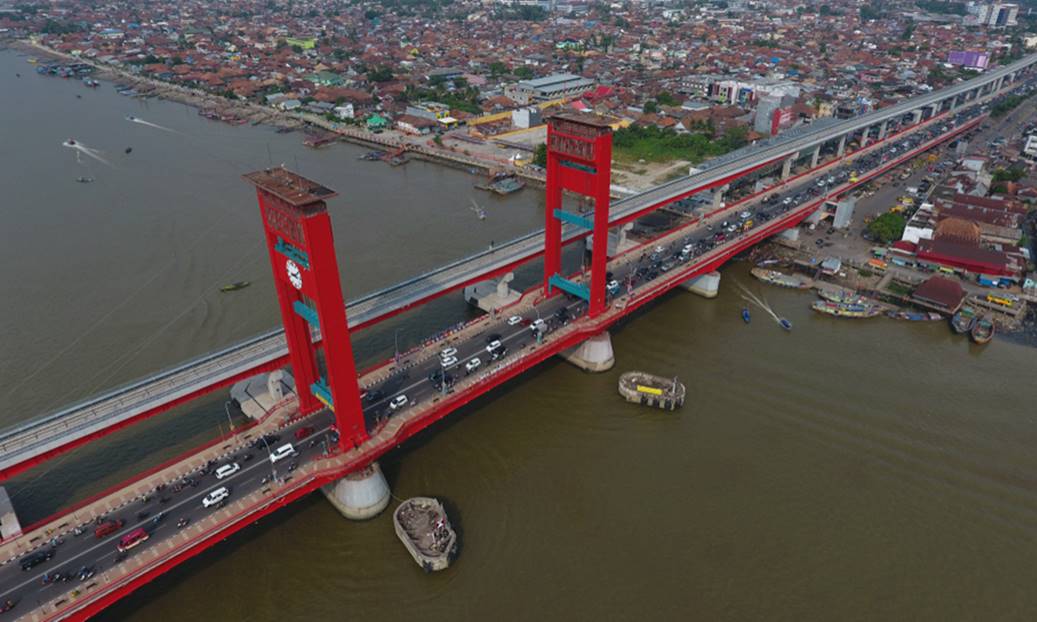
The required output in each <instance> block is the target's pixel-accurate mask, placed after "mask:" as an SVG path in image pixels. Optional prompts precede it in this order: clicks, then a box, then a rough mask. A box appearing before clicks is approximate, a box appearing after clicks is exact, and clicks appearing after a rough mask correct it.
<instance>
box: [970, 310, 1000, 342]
mask: <svg viewBox="0 0 1037 622" xmlns="http://www.w3.org/2000/svg"><path fill="white" fill-rule="evenodd" d="M994 332H995V328H994V322H993V321H991V319H990V318H989V317H987V316H985V315H984V316H982V317H980V318H977V319H976V320H975V321H974V322H973V323H972V328H971V329H970V330H969V336H970V337H972V340H973V341H975V342H976V343H978V344H980V345H983V344H985V343H990V340H991V339H993V338H994Z"/></svg>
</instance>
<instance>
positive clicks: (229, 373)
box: [0, 54, 1037, 479]
mask: <svg viewBox="0 0 1037 622" xmlns="http://www.w3.org/2000/svg"><path fill="white" fill-rule="evenodd" d="M1034 62H1037V54H1035V55H1031V56H1028V57H1026V58H1024V59H1022V60H1020V61H1017V62H1016V63H1013V64H1012V65H1008V66H1005V67H1001V68H999V69H996V70H992V71H990V72H987V73H986V74H984V75H982V76H980V77H977V78H973V79H972V80H969V81H967V82H964V83H961V84H958V85H955V86H951V87H947V88H946V89H942V90H940V91H937V92H934V93H930V94H928V95H924V96H920V97H916V98H912V99H910V100H907V101H905V102H901V103H900V104H896V105H894V106H890V107H888V108H883V109H880V110H877V111H874V112H870V113H867V114H865V115H861V116H860V117H856V118H854V119H850V120H847V121H843V122H840V123H834V124H827V125H824V126H819V127H817V128H815V129H810V128H809V127H808V128H807V130H806V131H801V132H798V133H796V134H795V135H794V136H792V137H791V138H789V139H787V140H785V139H780V138H779V139H778V140H774V141H773V143H772V144H769V145H767V146H765V147H759V148H749V149H745V150H743V153H741V154H740V155H739V154H729V157H726V158H722V159H720V160H719V164H717V165H714V166H707V167H706V168H705V170H703V171H702V172H701V173H698V174H696V175H692V176H689V177H684V178H682V179H678V180H675V181H672V182H669V183H667V184H663V185H661V186H658V187H656V188H653V189H652V190H649V191H647V192H644V193H641V194H638V195H634V196H631V197H627V198H625V199H622V200H619V201H615V202H614V203H612V205H611V208H610V211H611V216H610V221H611V222H612V223H613V224H621V223H625V222H629V221H631V220H633V219H634V218H636V217H638V216H640V215H643V214H644V213H647V212H648V211H651V210H652V209H655V208H657V207H658V206H660V205H663V204H667V203H670V202H673V201H676V200H679V199H681V198H683V197H687V196H690V195H691V194H694V193H695V192H697V191H699V190H702V189H704V188H709V187H714V186H718V185H721V184H723V183H726V181H727V180H730V179H731V178H733V177H736V176H738V175H740V174H743V173H745V172H746V171H750V170H754V169H756V168H759V167H761V166H764V165H766V164H768V163H771V162H776V161H779V160H781V159H782V158H785V157H788V156H789V155H790V154H795V153H799V152H800V151H802V150H804V149H807V148H810V147H812V146H815V145H818V144H821V143H822V142H825V141H827V140H830V139H832V138H834V137H838V136H840V135H844V134H846V133H848V132H852V131H855V130H857V129H860V128H864V127H870V126H872V125H874V124H876V123H880V122H882V121H883V120H886V119H895V118H898V117H900V116H902V115H904V114H906V113H907V112H910V111H911V110H915V109H918V108H919V107H922V106H926V105H930V104H935V103H937V102H939V101H942V100H943V99H946V98H947V97H950V96H957V95H959V94H962V93H967V92H969V91H971V90H973V89H975V88H978V87H981V86H983V85H985V84H990V83H992V82H994V81H995V80H997V79H999V78H1001V77H1003V76H1006V75H1008V74H1010V73H1014V72H1017V71H1020V70H1021V69H1024V68H1026V67H1029V66H1030V65H1031V64H1033V63H1034ZM981 101H983V98H979V99H975V100H972V101H970V102H967V103H966V104H965V106H971V105H973V104H976V103H978V102H981ZM926 123H932V119H930V120H929V121H926V122H923V123H922V124H921V125H925V124H926ZM887 140H889V137H887ZM562 233H563V242H564V243H570V242H573V241H575V240H577V239H580V238H582V237H584V236H586V235H587V232H586V231H585V230H582V229H579V228H577V227H574V226H572V225H565V226H563V231H562ZM542 252H543V230H540V231H536V232H533V233H530V234H527V235H525V236H522V237H520V238H517V239H515V240H512V241H510V242H508V243H506V244H504V245H501V246H499V247H496V248H494V249H492V250H487V251H483V252H481V253H477V254H475V255H472V256H470V257H467V258H464V259H461V260H458V261H456V262H453V263H450V264H447V265H445V266H442V267H440V268H436V269H435V270H432V271H430V272H427V273H425V274H422V275H418V276H416V277H414V278H411V279H407V280H405V281H403V282H401V283H397V284H395V285H392V286H390V287H387V288H385V289H382V290H379V291H376V292H372V293H370V294H367V295H365V296H362V297H361V298H359V299H357V300H354V301H352V302H350V303H349V304H348V305H347V309H348V317H349V322H350V326H351V328H352V329H353V330H357V329H359V328H362V327H364V326H369V325H371V324H374V323H376V322H378V321H380V320H382V319H385V318H387V317H390V316H392V315H394V314H396V313H400V312H402V311H405V310H407V309H410V308H412V307H414V306H416V305H419V304H421V303H422V302H425V301H427V300H430V299H432V298H435V297H437V296H439V295H442V294H443V293H445V292H448V291H452V290H454V289H457V288H459V287H463V286H464V285H467V284H470V283H472V282H476V281H479V280H482V279H486V278H490V277H492V276H494V275H498V274H501V273H503V272H506V271H508V270H511V269H513V268H514V267H515V266H517V265H519V264H521V263H523V262H525V261H529V260H530V259H532V258H535V257H536V256H538V255H539V254H540V253H542ZM286 364H287V346H286V345H285V342H284V336H283V332H282V330H281V329H277V330H273V331H270V332H267V333H264V334H261V335H258V336H256V337H254V338H252V339H249V340H247V341H244V342H242V343H239V344H235V345H233V346H230V347H228V348H224V349H222V350H219V351H217V352H212V353H209V354H207V355H204V356H202V357H198V358H196V359H193V360H191V361H188V362H186V363H184V364H182V365H179V366H177V367H175V368H173V369H169V370H164V371H162V372H159V373H156V374H154V375H152V376H149V377H147V378H144V379H141V380H138V381H135V382H132V383H130V384H127V385H124V386H122V387H119V388H116V389H113V390H111V391H107V392H105V393H103V394H101V395H99V396H96V397H93V398H90V399H88V400H86V401H84V402H79V403H76V404H73V405H71V406H68V407H66V408H63V409H61V410H59V411H57V412H54V413H51V414H48V415H45V416H43V417H39V418H37V419H33V420H31V421H28V422H26V423H24V424H21V425H18V426H13V427H11V428H8V429H5V430H3V431H0V479H7V478H10V477H12V476H13V475H16V474H17V473H20V472H22V471H24V470H26V469H28V468H30V467H32V466H34V465H36V464H39V463H40V462H43V461H45V460H47V459H49V458H51V457H53V456H55V455H57V454H59V453H62V452H64V451H68V450H70V449H72V448H74V447H77V446H79V445H82V444H85V443H87V442H89V441H91V440H93V439H95V438H98V437H101V436H104V435H106V434H110V433H111V432H114V431H116V430H118V429H121V428H123V427H126V426H128V425H131V424H132V423H134V422H136V421H138V420H140V419H142V418H145V417H148V416H151V415H154V414H156V413H158V412H162V411H165V410H168V409H170V408H173V407H175V406H177V405H179V404H181V403H184V402H186V401H189V400H191V399H194V398H196V397H199V396H200V395H204V394H206V393H208V392H210V391H212V390H215V389H216V388H219V387H223V386H228V385H230V384H233V383H234V382H237V381H238V380H241V379H244V378H247V377H249V376H251V375H254V374H257V373H261V372H263V371H268V370H271V369H276V368H279V367H283V366H284V365H286Z"/></svg>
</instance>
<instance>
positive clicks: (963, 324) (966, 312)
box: [951, 307, 976, 335]
mask: <svg viewBox="0 0 1037 622" xmlns="http://www.w3.org/2000/svg"><path fill="white" fill-rule="evenodd" d="M975 321H976V312H975V311H973V310H972V308H971V307H963V308H962V309H961V310H960V311H958V312H957V313H955V314H954V315H953V316H952V317H951V328H952V329H953V330H954V332H956V333H958V334H959V335H965V334H967V333H968V332H969V331H971V330H972V324H973V322H975Z"/></svg>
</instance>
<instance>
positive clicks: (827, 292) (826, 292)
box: [817, 289, 871, 305]
mask: <svg viewBox="0 0 1037 622" xmlns="http://www.w3.org/2000/svg"><path fill="white" fill-rule="evenodd" d="M817 295H818V296H820V297H822V298H824V299H825V300H827V301H829V302H835V303H838V304H847V305H862V304H869V303H871V300H869V299H867V298H865V297H864V296H861V295H860V294H858V293H857V292H855V291H851V290H848V289H819V290H817Z"/></svg>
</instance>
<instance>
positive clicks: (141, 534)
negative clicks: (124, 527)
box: [118, 527, 151, 553]
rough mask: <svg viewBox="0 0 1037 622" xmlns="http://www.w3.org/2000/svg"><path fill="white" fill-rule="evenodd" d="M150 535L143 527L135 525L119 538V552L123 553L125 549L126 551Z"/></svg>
mask: <svg viewBox="0 0 1037 622" xmlns="http://www.w3.org/2000/svg"><path fill="white" fill-rule="evenodd" d="M150 537H151V536H150V534H148V532H147V531H145V530H144V528H143V527H137V528H136V529H134V530H133V531H131V532H130V533H128V534H126V535H125V536H123V537H122V539H121V540H119V547H118V548H119V552H120V553H123V552H125V551H128V550H130V549H132V548H133V547H135V546H137V545H138V544H141V543H142V542H144V541H145V540H147V539H148V538H150Z"/></svg>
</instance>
